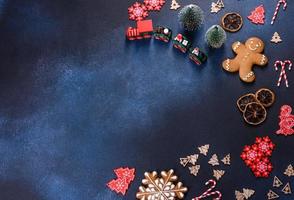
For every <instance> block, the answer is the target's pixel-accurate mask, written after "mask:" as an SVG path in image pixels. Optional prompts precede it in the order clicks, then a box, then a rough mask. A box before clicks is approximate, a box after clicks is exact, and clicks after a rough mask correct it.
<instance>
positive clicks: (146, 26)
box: [126, 20, 153, 40]
mask: <svg viewBox="0 0 294 200" xmlns="http://www.w3.org/2000/svg"><path fill="white" fill-rule="evenodd" d="M152 34H153V24H152V20H142V21H137V27H136V28H133V27H128V28H127V31H126V37H127V39H128V40H140V39H143V38H151V37H152Z"/></svg>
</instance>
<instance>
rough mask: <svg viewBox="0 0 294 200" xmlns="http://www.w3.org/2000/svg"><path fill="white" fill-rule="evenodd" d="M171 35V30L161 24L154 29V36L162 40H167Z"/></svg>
mask: <svg viewBox="0 0 294 200" xmlns="http://www.w3.org/2000/svg"><path fill="white" fill-rule="evenodd" d="M171 37H172V30H171V29H169V28H166V27H163V26H157V27H156V28H155V29H154V38H155V39H157V40H161V41H164V42H169V41H170V39H171Z"/></svg>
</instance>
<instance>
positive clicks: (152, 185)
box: [136, 169, 188, 200]
mask: <svg viewBox="0 0 294 200" xmlns="http://www.w3.org/2000/svg"><path fill="white" fill-rule="evenodd" d="M160 175H161V177H159V176H158V174H157V172H155V171H153V172H150V173H149V172H145V174H144V176H145V178H144V179H143V180H142V186H140V187H139V191H138V192H137V194H136V198H137V199H139V200H146V199H167V196H168V197H169V198H168V199H170V200H177V199H183V198H184V195H185V193H186V192H187V191H188V188H186V187H184V186H183V183H182V182H177V180H178V177H177V176H176V175H175V174H174V170H172V169H171V170H169V171H162V172H161V173H160Z"/></svg>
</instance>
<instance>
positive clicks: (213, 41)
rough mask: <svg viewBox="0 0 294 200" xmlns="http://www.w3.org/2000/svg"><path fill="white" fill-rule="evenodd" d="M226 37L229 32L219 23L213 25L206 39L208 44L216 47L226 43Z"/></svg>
mask: <svg viewBox="0 0 294 200" xmlns="http://www.w3.org/2000/svg"><path fill="white" fill-rule="evenodd" d="M226 39H227V34H226V32H225V31H224V29H223V28H222V27H221V26H219V25H213V26H212V27H210V28H209V29H208V30H207V32H206V34H205V40H206V43H207V44H208V46H210V47H212V48H216V49H217V48H220V47H221V46H222V45H223V44H224V43H225V41H226Z"/></svg>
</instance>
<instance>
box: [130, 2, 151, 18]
mask: <svg viewBox="0 0 294 200" xmlns="http://www.w3.org/2000/svg"><path fill="white" fill-rule="evenodd" d="M128 13H129V19H130V20H134V21H141V20H143V19H145V18H146V17H147V16H148V11H147V7H146V6H145V5H144V4H141V3H139V2H136V3H134V4H133V5H132V6H130V7H129V8H128Z"/></svg>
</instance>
